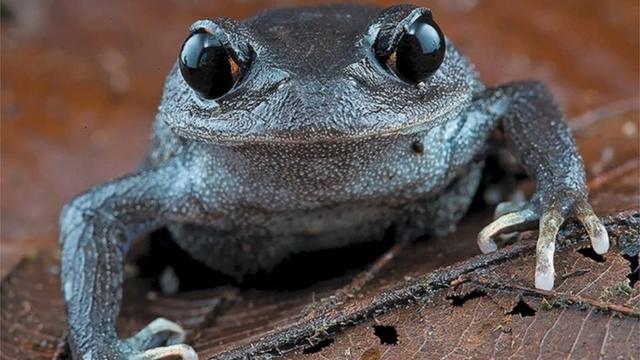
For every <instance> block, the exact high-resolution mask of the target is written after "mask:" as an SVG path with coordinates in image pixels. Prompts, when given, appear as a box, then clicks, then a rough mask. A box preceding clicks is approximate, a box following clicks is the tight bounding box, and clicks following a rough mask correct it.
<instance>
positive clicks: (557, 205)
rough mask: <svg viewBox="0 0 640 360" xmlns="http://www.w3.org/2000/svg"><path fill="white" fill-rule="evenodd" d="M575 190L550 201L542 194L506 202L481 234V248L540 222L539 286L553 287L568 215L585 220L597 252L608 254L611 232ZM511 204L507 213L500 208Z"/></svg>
mask: <svg viewBox="0 0 640 360" xmlns="http://www.w3.org/2000/svg"><path fill="white" fill-rule="evenodd" d="M571 194H572V193H571V192H560V194H554V195H555V196H550V197H547V200H546V201H545V200H542V201H541V200H538V199H539V198H538V197H536V196H534V198H533V199H532V200H531V201H530V202H528V203H527V204H526V205H524V206H521V207H519V208H515V207H512V208H510V206H509V205H503V209H497V211H496V213H502V214H501V215H500V216H499V217H498V218H497V219H496V220H494V221H493V222H492V223H490V224H489V225H487V226H486V227H485V228H484V229H482V231H480V233H479V234H478V246H479V247H480V250H481V251H482V252H483V253H488V252H492V251H495V250H496V249H497V246H496V243H495V241H494V240H493V239H494V238H495V237H496V236H498V235H500V234H505V233H510V232H514V231H519V230H526V229H532V228H534V227H535V223H536V222H538V228H539V234H538V242H537V246H536V275H535V286H536V288H538V289H544V290H550V289H552V288H553V283H554V278H555V270H554V265H553V254H554V252H555V240H556V235H557V234H558V231H559V230H560V226H562V224H563V223H564V222H565V220H566V219H567V218H568V217H575V218H576V219H578V220H579V221H580V222H581V223H582V225H583V226H584V228H585V230H586V231H587V234H588V236H589V239H590V240H591V246H592V248H593V250H594V251H595V252H596V253H598V254H604V253H606V252H607V251H608V250H609V236H608V234H607V230H606V229H605V227H604V225H602V223H601V222H600V219H599V218H598V217H597V216H596V215H595V213H594V212H593V209H592V208H591V206H590V205H589V203H588V202H587V201H586V200H583V199H580V197H579V199H578V200H576V199H575V197H574V196H571ZM507 208H508V209H509V210H513V211H512V212H506V213H504V212H503V211H499V210H504V209H507Z"/></svg>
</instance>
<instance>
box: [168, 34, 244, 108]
mask: <svg viewBox="0 0 640 360" xmlns="http://www.w3.org/2000/svg"><path fill="white" fill-rule="evenodd" d="M178 62H179V63H180V73H182V77H183V78H184V80H185V81H186V82H187V84H189V86H191V88H192V89H193V90H195V91H196V92H198V94H200V96H202V97H204V98H207V99H215V98H218V97H220V96H222V95H224V94H226V93H227V92H228V91H229V90H231V88H232V87H233V85H234V84H235V82H236V81H237V80H238V78H239V77H240V72H241V71H240V66H239V65H238V63H236V61H234V59H233V57H232V56H231V54H230V51H229V50H228V48H227V46H225V44H224V43H223V42H222V40H221V39H220V38H218V37H217V36H216V35H214V34H212V33H211V32H209V31H208V30H207V29H204V28H200V29H196V30H194V31H192V32H191V34H190V35H189V37H187V39H186V40H185V41H184V44H182V49H181V50H180V58H179V59H178Z"/></svg>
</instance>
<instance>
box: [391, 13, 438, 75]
mask: <svg viewBox="0 0 640 360" xmlns="http://www.w3.org/2000/svg"><path fill="white" fill-rule="evenodd" d="M444 54H445V43H444V35H443V34H442V31H440V28H439V27H438V25H437V24H436V23H435V22H434V21H433V19H432V18H431V15H430V14H424V15H422V16H420V17H419V18H417V19H416V20H415V21H413V22H412V23H411V24H410V25H409V26H408V31H406V32H405V34H404V35H402V37H401V38H400V41H399V42H398V45H397V47H396V69H397V71H398V73H399V75H400V76H401V77H403V78H405V79H406V80H409V81H412V82H419V81H423V80H425V79H426V78H427V77H428V76H430V75H431V74H433V73H434V72H435V71H436V70H438V68H439V67H440V64H442V61H443V60H444Z"/></svg>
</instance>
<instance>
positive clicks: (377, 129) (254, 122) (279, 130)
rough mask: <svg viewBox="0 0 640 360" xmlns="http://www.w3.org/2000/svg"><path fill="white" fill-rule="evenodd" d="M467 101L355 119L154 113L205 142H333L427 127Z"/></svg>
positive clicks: (179, 132)
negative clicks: (413, 112)
mask: <svg viewBox="0 0 640 360" xmlns="http://www.w3.org/2000/svg"><path fill="white" fill-rule="evenodd" d="M469 102H470V99H469V98H463V97H460V98H458V99H452V101H449V102H448V105H445V106H440V107H438V108H437V109H433V111H431V112H429V113H427V115H424V116H409V115H406V114H398V113H393V112H391V111H377V112H370V113H368V114H362V115H361V116H360V117H357V121H336V120H333V119H331V118H329V119H327V118H326V117H324V118H323V117H320V116H319V115H315V116H314V117H315V118H316V119H319V120H313V118H310V120H307V121H294V122H292V121H273V120H271V121H269V119H264V118H262V117H259V116H257V115H256V114H254V113H252V112H250V111H247V110H232V111H227V112H225V113H223V114H215V113H213V114H212V115H211V114H209V115H208V116H207V117H201V116H193V113H192V112H186V111H185V112H171V113H168V112H166V113H163V112H160V113H159V114H158V117H159V120H161V121H164V122H165V123H166V124H167V125H169V127H170V128H171V129H172V130H173V132H174V133H176V134H177V135H178V136H180V137H183V138H186V139H191V140H195V141H200V142H204V143H212V144H228V145H233V144H249V143H251V144H253V143H287V144H294V143H303V144H306V143H332V142H333V143H337V142H351V141H361V140H365V139H368V138H383V137H393V136H403V135H410V134H415V133H419V132H425V131H429V130H431V129H432V128H434V127H436V126H439V125H441V124H444V123H446V122H447V121H449V120H450V119H453V118H455V117H457V116H458V115H459V113H460V112H461V111H462V110H463V109H464V108H465V107H466V106H467V105H468V104H469ZM274 118H276V117H274ZM354 118H355V117H354ZM318 124H321V125H318Z"/></svg>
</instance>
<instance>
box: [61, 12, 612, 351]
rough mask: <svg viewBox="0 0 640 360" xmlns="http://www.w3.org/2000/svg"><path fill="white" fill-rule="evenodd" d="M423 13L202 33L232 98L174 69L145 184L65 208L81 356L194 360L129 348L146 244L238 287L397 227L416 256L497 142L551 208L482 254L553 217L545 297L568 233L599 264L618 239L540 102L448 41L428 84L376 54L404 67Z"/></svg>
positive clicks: (507, 224) (134, 180)
mask: <svg viewBox="0 0 640 360" xmlns="http://www.w3.org/2000/svg"><path fill="white" fill-rule="evenodd" d="M424 11H426V10H425V9H421V8H416V7H414V6H399V7H392V8H389V9H386V10H380V9H374V8H368V7H359V6H354V5H336V6H327V7H320V8H299V9H283V10H272V11H267V12H264V13H262V14H259V15H257V16H256V17H254V18H252V19H249V20H247V21H246V22H237V21H234V20H230V19H223V18H218V19H211V20H203V21H199V22H197V23H196V24H194V25H193V27H192V29H196V28H199V27H205V28H207V29H210V30H211V31H212V32H214V33H216V34H219V36H221V37H222V38H224V39H225V41H226V42H227V44H228V47H229V48H230V49H232V50H233V56H234V57H235V58H236V59H237V60H238V63H241V64H245V70H244V74H243V76H242V78H241V79H240V80H239V82H238V83H237V84H236V85H235V86H234V88H233V89H231V91H229V92H228V93H227V94H225V95H223V96H222V97H220V98H218V99H216V100H203V99H201V98H200V97H199V96H198V95H197V94H196V93H195V92H194V91H193V90H192V89H191V88H190V87H189V86H188V85H187V84H186V83H185V81H184V80H183V78H182V77H181V75H180V72H179V70H178V67H177V66H176V67H174V68H173V69H172V71H171V72H170V74H169V76H168V78H167V81H166V84H165V89H164V93H163V97H162V102H161V105H160V107H159V111H158V115H157V117H156V122H155V124H154V142H153V148H152V150H151V152H150V154H149V156H148V159H147V161H146V162H145V166H144V168H143V169H142V170H140V171H139V172H137V173H134V174H131V175H129V176H125V177H123V178H120V179H117V180H114V181H111V182H109V183H106V184H104V185H100V186H98V187H96V188H93V189H91V190H89V191H88V192H86V193H84V194H82V195H80V196H78V197H77V198H76V199H74V200H73V201H72V202H71V203H69V204H68V205H67V206H66V207H65V208H64V210H63V213H62V215H61V222H60V227H61V241H62V290H63V295H64V299H65V302H66V305H67V312H68V318H69V329H70V331H69V340H70V343H71V348H72V351H73V354H74V356H75V357H77V358H86V359H128V358H135V356H138V358H142V359H152V358H157V357H158V356H166V355H171V354H178V355H180V356H183V358H185V359H187V358H188V359H192V358H195V356H196V355H195V353H194V352H193V350H192V349H191V348H189V347H188V346H186V345H181V344H178V343H180V342H182V341H183V336H182V333H181V331H180V329H179V327H178V326H177V325H175V324H173V323H171V322H168V321H166V320H161V321H159V322H155V323H152V324H150V326H149V327H148V328H146V329H144V330H143V331H142V332H141V333H140V334H138V335H136V336H134V337H132V338H130V339H126V340H121V339H119V338H118V336H117V335H116V333H115V329H114V324H115V319H116V317H117V315H118V312H119V307H120V300H121V297H122V271H123V264H124V256H125V254H126V251H127V248H128V247H129V245H130V244H131V241H133V240H135V239H136V238H137V237H139V236H140V235H143V234H145V233H148V232H149V231H152V230H153V229H156V228H158V227H162V226H168V228H169V230H170V231H171V232H172V234H173V235H174V238H175V241H176V242H177V243H178V244H179V245H180V246H182V247H183V248H184V249H185V250H186V251H188V252H189V253H191V254H192V256H193V257H194V258H195V259H197V260H199V261H202V262H203V263H205V264H207V265H209V266H211V267H213V268H215V269H218V270H220V271H223V272H226V273H228V274H231V275H233V276H236V277H237V278H241V277H242V276H243V275H244V274H247V273H252V272H255V271H257V270H260V269H269V268H271V267H273V266H274V265H275V264H277V263H278V262H279V261H280V260H281V259H282V258H283V257H285V256H287V255H289V254H291V253H296V252H301V251H308V250H314V249H323V248H332V247H339V246H343V245H345V244H348V243H353V242H362V241H375V240H376V239H379V238H381V237H382V235H383V234H384V233H385V231H387V230H388V229H389V228H391V227H396V228H400V229H402V230H403V231H406V232H408V233H409V236H410V237H412V238H415V237H416V236H419V235H422V234H431V235H442V234H445V233H447V232H449V231H452V230H453V229H454V228H455V224H456V223H457V222H458V221H459V220H460V218H461V217H462V215H463V214H464V212H465V211H466V209H467V207H468V206H469V204H470V202H471V199H472V197H473V195H474V193H475V191H476V189H477V186H478V183H479V180H480V173H481V168H482V165H483V160H482V157H483V154H484V151H485V149H486V146H487V145H486V144H487V139H488V137H489V135H490V134H491V133H492V132H493V131H496V130H501V131H503V133H504V136H505V138H507V139H508V142H509V145H510V148H511V149H512V151H513V152H514V153H515V154H516V155H517V156H518V157H519V158H520V159H521V161H522V163H523V166H524V168H525V169H526V170H527V171H528V173H529V174H530V175H531V176H532V177H533V178H534V179H535V180H536V183H537V191H536V194H535V195H534V197H533V199H532V200H531V201H530V202H529V203H526V204H523V205H513V206H511V207H510V210H511V211H510V212H509V213H508V214H506V215H505V216H504V217H500V218H498V219H497V220H496V221H495V222H494V223H492V224H491V225H489V226H488V227H487V228H485V230H483V232H482V233H481V234H480V236H479V244H480V246H481V249H482V250H483V251H491V250H493V249H495V244H493V243H492V240H491V238H492V237H494V236H495V235H497V234H498V233H501V232H505V231H511V230H514V229H519V228H523V227H530V226H531V225H532V223H533V224H534V225H535V223H536V222H538V220H539V219H540V218H541V217H542V219H543V220H542V221H540V229H541V245H540V247H539V249H538V258H539V259H542V260H541V261H539V263H538V269H537V270H538V273H539V274H541V277H540V279H542V281H543V282H542V283H538V282H537V283H536V284H537V285H541V287H548V285H549V284H548V281H549V276H551V283H552V281H553V267H552V255H553V248H552V243H553V240H554V239H555V232H557V228H558V227H559V226H560V225H561V224H562V222H563V221H564V219H565V218H566V217H567V216H571V215H575V216H578V218H579V219H580V220H581V221H583V223H585V225H586V227H587V230H588V231H589V235H590V236H591V237H592V239H596V240H598V239H599V241H600V242H598V241H596V240H594V245H599V246H601V245H602V239H603V236H606V232H604V235H603V234H602V232H603V231H604V230H603V229H602V228H601V225H599V222H598V221H597V218H595V219H594V217H595V215H593V213H592V212H591V210H590V207H589V205H588V204H587V203H586V198H587V193H586V187H585V173H584V168H583V165H582V160H581V159H580V156H579V155H578V153H577V150H576V147H575V144H574V141H573V139H572V137H571V135H570V133H569V130H568V128H567V126H566V124H565V123H564V120H563V117H562V114H561V113H560V112H559V111H558V110H557V108H556V106H555V105H554V103H553V101H552V99H551V97H550V95H549V93H548V91H547V90H546V89H545V88H544V87H543V86H542V85H540V84H538V83H514V84H507V85H504V86H501V87H498V88H496V89H486V88H485V87H484V85H483V84H482V83H481V82H480V81H479V80H478V77H477V75H476V73H475V71H474V70H473V66H472V65H471V64H470V63H469V62H468V60H467V59H466V58H464V57H463V56H462V55H461V54H460V53H459V51H458V50H457V49H456V48H455V47H454V46H453V45H452V44H451V43H450V42H449V41H447V52H446V56H445V59H444V63H443V64H442V65H441V66H440V68H439V69H438V71H436V73H434V74H433V75H432V76H431V77H429V78H428V79H427V80H426V81H425V82H424V83H423V84H420V85H416V84H408V83H406V82H404V81H402V80H400V79H399V78H398V77H397V76H395V75H394V74H393V73H391V72H390V71H389V70H388V69H386V68H384V67H383V66H381V65H380V63H379V62H378V61H377V59H376V57H375V54H374V50H373V48H374V47H375V48H376V50H377V51H379V52H382V53H384V52H385V51H390V49H392V46H393V43H394V41H396V40H397V37H398V36H399V34H401V31H402V28H403V25H405V24H406V23H407V22H409V21H411V20H412V19H415V17H417V16H420V15H421V14H422V13H423V12H424ZM445 30H446V29H445ZM246 64H248V65H246ZM416 144H418V145H416ZM420 144H421V145H420ZM416 148H418V149H420V148H422V149H423V151H416ZM508 207H509V206H506V207H503V208H508ZM505 219H506V220H505ZM607 244H608V242H607ZM247 249H250V250H247ZM598 250H599V252H602V250H603V249H602V247H600V248H598ZM550 251H551V252H550ZM604 251H606V249H604ZM550 256H551V258H550ZM536 281H538V278H536ZM544 281H546V282H544ZM158 346H160V347H158ZM154 356H155V357H154Z"/></svg>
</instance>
